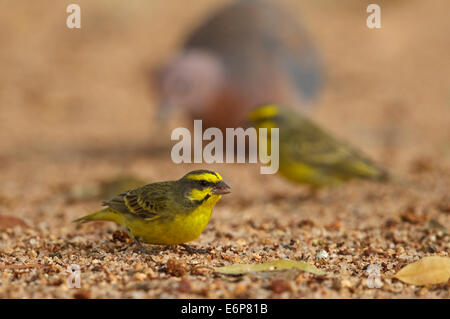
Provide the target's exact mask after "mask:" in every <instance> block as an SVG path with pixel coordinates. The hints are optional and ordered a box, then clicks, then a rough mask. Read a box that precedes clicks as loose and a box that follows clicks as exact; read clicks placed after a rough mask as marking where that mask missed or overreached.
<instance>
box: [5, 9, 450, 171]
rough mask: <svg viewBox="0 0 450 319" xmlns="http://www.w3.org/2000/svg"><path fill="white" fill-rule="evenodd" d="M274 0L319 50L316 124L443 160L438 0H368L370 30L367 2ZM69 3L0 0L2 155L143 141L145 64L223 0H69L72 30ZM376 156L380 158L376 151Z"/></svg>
mask: <svg viewBox="0 0 450 319" xmlns="http://www.w3.org/2000/svg"><path fill="white" fill-rule="evenodd" d="M281 2H282V4H283V5H285V6H286V7H288V8H292V11H293V12H297V11H298V12H299V13H300V12H301V15H302V17H303V20H304V24H305V26H306V27H307V29H308V30H309V31H310V32H311V33H312V36H313V39H314V41H315V42H316V45H317V47H318V49H319V50H320V53H321V55H322V56H323V60H324V63H325V71H326V75H327V77H328V79H327V82H326V86H325V88H324V90H323V94H322V96H321V98H320V99H319V101H318V102H317V112H316V113H315V114H314V116H315V117H317V118H318V120H319V122H321V123H322V124H324V125H326V126H328V127H330V129H332V130H334V131H335V132H338V133H339V135H340V136H342V137H345V138H346V139H347V140H350V141H351V142H353V143H354V144H357V145H358V144H359V145H361V146H363V147H366V148H368V149H369V152H370V148H371V147H372V146H375V147H378V146H379V145H378V144H380V143H381V144H382V143H391V144H395V143H399V145H396V146H395V147H394V148H399V147H401V148H409V147H411V153H416V154H424V153H428V152H431V154H439V156H444V158H445V159H447V160H448V156H449V155H448V154H449V153H448V149H449V145H448V143H447V144H446V142H448V140H449V138H450V132H449V130H448V127H450V125H449V124H450V116H449V115H450V114H449V113H450V80H449V76H448V75H449V73H450V59H448V52H449V49H450V39H449V37H448V34H447V32H446V31H448V30H450V22H449V21H448V19H447V18H446V12H448V9H449V6H450V5H449V4H448V2H446V1H434V2H433V4H432V5H431V4H427V3H425V2H424V1H400V0H397V1H378V3H379V4H380V5H381V8H382V28H381V29H380V30H370V29H368V28H367V27H366V24H365V20H366V18H367V15H368V14H367V13H366V12H365V8H366V6H367V4H368V3H369V2H368V1H339V4H338V3H336V2H335V1H329V0H322V1H281ZM70 3H71V2H70V1H62V2H61V1H59V2H54V1H42V0H40V1H33V2H21V1H19V2H17V1H7V0H6V1H5V0H4V1H2V10H1V12H2V13H0V14H1V19H0V24H1V25H0V41H1V51H0V52H1V53H0V54H1V55H0V69H1V74H0V90H1V91H0V107H1V113H0V125H1V129H0V140H1V144H0V145H1V149H0V150H1V153H0V154H1V156H2V158H4V157H5V156H10V155H12V154H14V155H18V154H21V155H23V156H30V155H31V154H32V152H34V151H39V152H41V151H43V152H55V153H54V154H55V155H60V153H67V152H78V151H83V150H86V149H89V150H95V149H106V148H108V147H115V148H118V149H122V148H123V147H125V149H124V150H123V151H120V152H121V153H123V152H126V150H128V149H133V147H139V148H145V147H147V146H148V145H150V143H151V142H152V137H153V136H152V135H151V133H152V130H151V128H152V106H153V101H154V99H152V97H154V95H153V96H152V94H150V91H149V88H150V86H149V83H148V78H147V76H148V73H147V72H148V70H149V69H151V68H152V66H155V65H158V64H159V63H161V62H163V61H165V59H167V58H168V57H169V56H170V53H172V52H173V50H174V49H175V48H176V47H177V45H179V44H180V42H181V41H182V39H183V35H185V34H186V33H188V32H189V30H190V28H192V26H194V25H197V24H198V23H199V21H200V19H201V18H202V17H204V15H206V14H208V12H211V10H214V8H217V7H220V6H221V5H222V1H214V2H212V1H195V2H194V3H192V4H190V5H186V4H185V3H184V2H181V1H169V2H167V1H131V2H124V1H110V0H108V1H77V2H76V3H78V4H79V5H80V6H81V9H82V28H81V29H73V30H71V29H68V28H67V27H66V25H65V20H66V17H67V15H68V14H67V13H65V9H66V6H67V5H68V4H70ZM344 123H345V124H344ZM343 124H344V125H343ZM383 137H384V138H385V140H383ZM153 139H154V137H153ZM431 141H433V142H431ZM164 142H170V141H169V140H167V141H164ZM419 145H420V146H419ZM392 147H393V146H392ZM433 152H434V153H433ZM374 155H375V156H376V157H379V158H380V157H381V158H382V156H383V154H382V149H380V150H379V151H378V153H376V152H375V154H374ZM393 155H394V154H391V152H389V160H395V159H396V157H393ZM395 155H397V154H395ZM392 164H393V165H395V162H394V163H392Z"/></svg>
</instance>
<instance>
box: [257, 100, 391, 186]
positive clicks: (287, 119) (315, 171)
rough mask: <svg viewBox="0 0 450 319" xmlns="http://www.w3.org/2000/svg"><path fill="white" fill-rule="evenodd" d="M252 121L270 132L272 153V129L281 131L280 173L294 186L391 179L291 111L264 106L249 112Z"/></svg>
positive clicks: (350, 149)
mask: <svg viewBox="0 0 450 319" xmlns="http://www.w3.org/2000/svg"><path fill="white" fill-rule="evenodd" d="M249 120H250V122H251V123H252V124H253V125H254V126H255V128H257V129H259V128H267V129H268V134H269V135H268V138H267V141H266V143H267V144H268V145H267V147H268V149H269V150H270V149H271V148H270V128H279V152H280V154H279V159H280V162H279V173H280V174H281V175H282V176H284V177H286V178H287V179H289V180H291V181H293V182H297V183H303V184H308V185H311V186H312V187H313V188H318V187H322V186H328V185H338V184H340V183H342V182H345V181H347V180H349V179H352V178H360V179H371V180H377V181H385V180H386V179H387V178H388V175H387V173H386V172H385V171H384V170H382V169H381V168H379V167H377V166H376V165H375V164H373V163H372V162H371V161H370V160H368V159H367V158H365V157H364V156H363V155H361V154H360V153H359V152H357V151H356V150H354V149H352V148H351V147H349V146H347V145H346V144H344V143H342V142H340V141H337V140H336V139H334V138H333V137H332V136H330V135H329V134H327V133H326V132H325V131H324V130H322V129H321V128H320V127H319V126H317V125H316V124H314V123H313V122H312V121H311V120H309V119H307V118H305V117H304V116H302V115H301V114H299V113H296V112H294V111H292V110H290V109H288V108H285V107H282V106H278V105H265V106H262V107H259V108H257V109H255V110H253V111H252V112H250V114H249ZM260 143H264V141H260Z"/></svg>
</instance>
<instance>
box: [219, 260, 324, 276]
mask: <svg viewBox="0 0 450 319" xmlns="http://www.w3.org/2000/svg"><path fill="white" fill-rule="evenodd" d="M294 268H295V269H299V270H302V271H306V272H310V273H312V274H315V275H318V276H323V275H325V274H326V272H324V271H322V270H320V269H318V268H316V267H315V266H313V265H310V264H307V263H304V262H301V261H295V260H286V259H284V260H274V261H270V262H266V263H263V264H235V265H230V266H223V267H215V268H214V270H215V271H216V272H218V273H221V274H225V275H241V274H247V273H253V272H263V271H280V270H286V269H294Z"/></svg>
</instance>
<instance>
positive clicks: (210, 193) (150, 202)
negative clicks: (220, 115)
mask: <svg viewBox="0 0 450 319" xmlns="http://www.w3.org/2000/svg"><path fill="white" fill-rule="evenodd" d="M229 189H230V187H229V186H228V185H227V184H226V183H225V182H224V181H223V180H222V177H221V176H220V175H219V173H216V172H213V171H207V170H197V171H192V172H190V173H188V174H186V175H185V176H183V177H182V178H181V179H179V180H177V181H170V182H159V183H153V184H148V185H146V186H143V187H139V188H136V189H132V190H130V191H127V192H125V193H122V194H120V195H117V196H115V197H114V198H113V199H111V200H108V201H105V202H103V205H104V206H107V207H106V208H104V209H102V210H100V211H98V212H95V213H93V214H90V215H87V216H84V217H81V218H79V219H77V220H75V222H87V221H93V220H105V221H113V222H115V223H117V224H119V225H122V226H124V227H125V228H126V229H127V231H128V232H129V234H130V236H131V238H133V239H134V241H135V243H136V245H137V246H138V247H139V248H140V249H141V250H143V251H145V249H144V248H143V247H142V246H141V244H140V240H142V241H144V242H146V243H149V244H160V245H178V244H184V243H186V242H189V241H192V240H195V239H197V238H198V237H199V236H200V234H201V233H202V232H203V230H204V229H205V227H206V226H207V225H208V223H209V220H210V218H211V213H212V209H213V207H214V206H215V205H216V203H217V201H218V200H219V199H220V198H221V195H223V194H228V193H229V192H230V191H229Z"/></svg>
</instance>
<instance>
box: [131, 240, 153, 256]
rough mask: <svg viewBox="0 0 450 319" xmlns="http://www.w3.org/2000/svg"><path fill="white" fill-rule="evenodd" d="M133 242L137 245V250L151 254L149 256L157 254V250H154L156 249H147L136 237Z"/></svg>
mask: <svg viewBox="0 0 450 319" xmlns="http://www.w3.org/2000/svg"><path fill="white" fill-rule="evenodd" d="M133 240H134V243H135V244H136V246H137V248H138V249H139V251H140V252H141V253H144V254H149V255H155V254H157V251H156V250H154V249H147V248H145V247H144V246H142V244H141V243H140V242H139V240H137V239H136V237H134V238H133Z"/></svg>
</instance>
